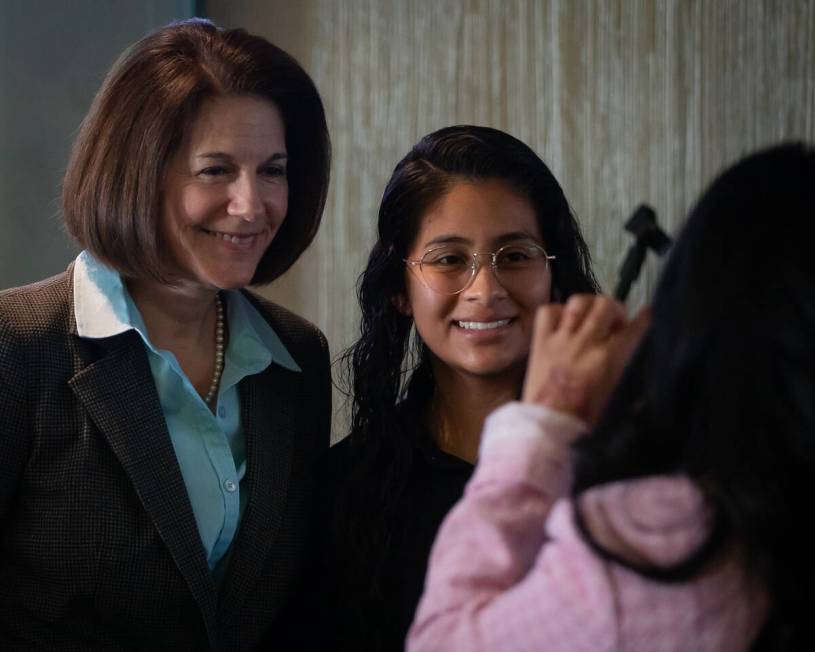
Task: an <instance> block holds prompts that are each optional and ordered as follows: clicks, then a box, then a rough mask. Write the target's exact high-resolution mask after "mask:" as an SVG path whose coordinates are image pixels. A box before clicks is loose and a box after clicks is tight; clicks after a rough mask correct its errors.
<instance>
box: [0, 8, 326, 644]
mask: <svg viewBox="0 0 815 652" xmlns="http://www.w3.org/2000/svg"><path fill="white" fill-rule="evenodd" d="M329 149H330V148H329V141H328V133H327V129H326V122H325V115H324V112H323V106H322V102H321V101H320V97H319V95H318V93H317V90H316V89H315V88H314V84H313V83H312V81H311V79H310V78H309V77H308V75H307V74H306V73H305V72H304V71H303V69H302V68H301V67H300V66H299V65H298V64H297V62H296V61H294V60H293V59H292V58H291V57H290V56H289V55H288V54H286V53H285V52H283V51H282V50H280V49H279V48H277V47H275V46H274V45H272V44H271V43H269V42H267V41H265V40H264V39H262V38H259V37H256V36H252V35H250V34H247V33H246V32H244V31H243V30H229V31H222V30H220V29H218V28H217V27H216V26H215V25H213V24H212V23H209V22H208V21H203V20H189V21H183V22H180V23H175V24H172V25H169V26H167V27H164V28H162V29H159V30H157V31H156V32H154V33H152V34H149V35H148V36H146V37H145V38H144V39H142V40H141V41H139V42H138V43H136V44H135V45H134V46H133V47H131V48H130V49H128V50H127V52H125V53H124V54H123V55H122V57H121V58H120V59H119V60H118V61H117V62H116V64H115V65H114V66H113V68H112V70H111V71H110V73H109V74H108V76H107V78H106V79H105V82H104V84H103V85H102V88H101V89H100V90H99V92H98V94H97V96H96V98H95V100H94V103H93V106H92V107H91V109H90V112H89V113H88V116H87V117H86V118H85V121H84V122H83V124H82V128H81V129H80V131H79V134H78V136H77V139H76V142H75V143H74V149H73V153H72V156H71V160H70V162H69V164H68V168H67V172H66V176H65V183H64V189H63V208H64V213H65V222H66V226H67V229H68V231H69V232H70V233H71V235H72V236H73V237H74V238H75V240H76V241H77V243H78V244H79V245H80V246H81V247H82V249H83V251H82V253H81V254H80V255H79V256H78V257H77V259H76V261H74V263H72V264H71V266H70V267H69V268H68V270H67V272H65V273H63V274H60V275H59V276H56V277H54V278H52V279H48V280H46V281H43V282H41V283H36V284H33V285H30V286H27V287H22V288H14V289H11V290H6V291H4V292H2V293H0V437H1V438H2V442H1V443H0V451H2V452H1V453H0V551H2V554H0V647H2V648H3V649H10V648H11V647H15V648H17V647H19V648H25V649H30V648H53V647H58V648H60V649H90V648H104V649H135V648H138V649H183V650H191V649H195V650H205V649H213V650H214V649H223V650H245V649H255V648H256V647H257V646H258V644H259V642H260V641H261V639H263V638H264V637H268V640H269V642H270V645H272V646H273V644H274V643H276V642H277V643H280V644H281V645H283V644H284V643H282V642H281V641H286V640H287V637H288V636H289V635H290V634H291V633H292V629H293V628H292V627H291V625H292V623H293V622H294V620H293V619H292V618H291V617H289V616H288V615H284V614H286V610H287V608H289V607H290V606H291V605H293V603H294V600H295V596H296V595H297V593H298V591H299V590H301V589H302V588H303V587H302V581H301V579H302V577H303V574H304V568H305V567H306V565H307V563H311V562H312V560H313V555H312V554H310V553H309V551H310V549H311V547H312V546H313V542H314V536H313V528H314V524H315V519H316V510H315V506H314V502H313V501H314V498H315V493H314V482H315V474H314V468H313V467H314V462H315V460H316V459H317V457H318V455H319V453H321V452H322V451H323V450H325V449H327V447H328V443H329V423H330V415H331V406H330V396H331V393H330V392H331V389H330V373H329V364H328V350H327V347H326V342H325V338H324V337H323V336H322V334H321V333H320V332H319V331H318V330H317V329H316V328H314V327H313V326H312V325H311V324H309V323H307V322H305V321H304V320H302V319H301V318H299V317H297V316H296V315H293V314H292V313H290V312H288V311H287V310H285V309H283V308H281V307H279V306H276V305H273V304H271V303H269V302H267V301H264V300H262V299H260V298H259V297H257V296H256V295H254V294H252V293H250V292H247V291H245V290H244V289H243V288H245V287H246V286H248V285H255V284H261V283H268V282H270V281H272V280H273V279H275V278H276V277H278V276H279V275H280V274H282V273H283V272H284V271H285V270H286V269H288V267H289V266H290V265H291V264H292V263H293V262H294V261H295V260H296V259H297V257H298V256H299V255H300V254H301V253H302V252H303V250H304V249H305V248H306V247H307V246H308V244H309V242H310V241H311V239H312V238H313V237H314V234H315V232H316V230H317V227H318V225H319V223H320V218H321V215H322V209H323V205H324V202H325V197H326V191H327V186H328V168H329ZM297 633H299V632H297Z"/></svg>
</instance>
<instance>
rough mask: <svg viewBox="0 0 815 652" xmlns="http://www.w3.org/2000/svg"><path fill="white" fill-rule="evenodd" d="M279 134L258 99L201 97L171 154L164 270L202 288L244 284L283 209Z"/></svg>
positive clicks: (270, 111) (268, 105)
mask: <svg viewBox="0 0 815 652" xmlns="http://www.w3.org/2000/svg"><path fill="white" fill-rule="evenodd" d="M286 161H287V157H286V132H285V127H284V125H283V119H282V117H281V115H280V111H279V110H278V108H277V107H276V106H275V105H274V104H273V103H272V102H269V101H268V100H265V99H260V98H257V97H246V96H227V97H216V98H213V99H210V100H207V101H206V102H204V103H203V104H202V105H201V107H200V109H199V111H198V114H197V115H196V117H195V119H194V120H193V122H192V123H191V125H190V127H189V129H188V133H187V134H186V135H185V138H184V141H183V143H182V145H181V147H180V148H179V150H178V151H177V152H176V153H175V155H174V156H173V157H172V158H171V160H170V163H169V166H168V170H167V173H166V177H165V182H164V189H163V190H164V196H163V214H162V217H161V228H162V236H163V239H164V241H165V242H166V243H167V246H168V248H169V250H170V253H171V256H172V265H171V269H170V271H171V272H172V273H173V275H175V276H177V277H179V280H180V282H181V283H183V284H191V285H194V286H200V287H203V288H206V289H207V290H213V289H218V288H220V289H235V288H240V287H243V286H245V285H248V284H249V283H250V282H251V280H252V277H253V276H254V275H255V269H256V268H257V266H258V263H259V262H260V259H261V258H262V257H263V254H264V253H265V251H266V249H267V248H268V246H269V244H270V243H271V242H272V239H273V238H274V236H275V234H276V233H277V231H278V229H279V228H280V225H281V224H282V223H283V220H284V218H285V217H286V211H287V209H288V199H289V188H288V182H287V180H286Z"/></svg>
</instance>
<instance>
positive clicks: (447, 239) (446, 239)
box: [425, 231, 537, 248]
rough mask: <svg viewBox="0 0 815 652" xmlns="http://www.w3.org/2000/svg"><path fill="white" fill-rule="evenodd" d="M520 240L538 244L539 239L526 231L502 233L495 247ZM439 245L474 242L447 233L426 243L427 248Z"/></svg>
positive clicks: (469, 243)
mask: <svg viewBox="0 0 815 652" xmlns="http://www.w3.org/2000/svg"><path fill="white" fill-rule="evenodd" d="M518 240H529V241H530V242H535V243H537V238H535V237H534V236H533V235H532V234H531V233H527V232H526V231H512V232H510V233H502V234H501V235H499V236H498V237H497V238H495V240H493V243H494V246H496V247H500V246H501V245H504V244H506V243H508V242H516V241H518ZM439 244H462V245H467V246H471V245H472V244H473V241H472V240H471V239H470V238H465V237H464V236H460V235H454V234H452V233H445V234H443V235H437V236H436V237H435V238H433V239H432V240H429V241H427V242H426V243H425V248H427V247H432V246H433V245H439Z"/></svg>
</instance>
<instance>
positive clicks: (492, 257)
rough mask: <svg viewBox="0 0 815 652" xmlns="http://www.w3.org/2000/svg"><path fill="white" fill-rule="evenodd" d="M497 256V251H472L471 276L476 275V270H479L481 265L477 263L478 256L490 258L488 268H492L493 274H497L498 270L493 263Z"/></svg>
mask: <svg viewBox="0 0 815 652" xmlns="http://www.w3.org/2000/svg"><path fill="white" fill-rule="evenodd" d="M497 255H498V252H497V251H474V252H473V276H475V275H476V274H478V269H479V267H481V264H479V262H478V257H479V256H489V257H490V262H489V264H490V267H492V271H493V273H495V272H497V271H498V268H497V266H496V262H495V261H496V258H495V257H496V256H497ZM482 264H483V263H482Z"/></svg>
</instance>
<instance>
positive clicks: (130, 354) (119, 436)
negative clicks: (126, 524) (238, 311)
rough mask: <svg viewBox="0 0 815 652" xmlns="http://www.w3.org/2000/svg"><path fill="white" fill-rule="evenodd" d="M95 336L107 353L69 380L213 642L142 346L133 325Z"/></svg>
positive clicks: (188, 519)
mask: <svg viewBox="0 0 815 652" xmlns="http://www.w3.org/2000/svg"><path fill="white" fill-rule="evenodd" d="M97 342H98V344H99V345H100V346H101V347H102V348H103V349H106V354H105V355H104V356H103V357H101V358H100V359H98V360H96V361H95V362H93V363H91V364H90V365H89V366H87V367H85V368H84V369H82V370H81V371H80V372H79V373H77V374H76V375H75V376H74V377H73V378H72V379H71V381H70V382H69V384H70V386H71V388H72V389H73V391H74V393H75V394H76V396H77V398H78V399H79V400H80V401H81V402H82V404H83V405H84V406H85V408H86V410H87V411H88V414H89V415H90V417H91V419H92V420H93V421H94V423H95V424H96V425H97V426H98V428H99V430H100V432H101V433H102V434H103V435H104V437H106V438H107V441H108V442H109V444H110V447H111V448H112V449H113V452H114V454H115V455H116V457H117V458H118V459H119V462H120V463H121V465H122V467H123V468H124V470H125V473H126V474H127V477H128V478H129V480H130V482H131V483H132V485H133V487H134V489H135V490H136V493H137V494H138V496H139V499H140V500H141V503H142V505H143V506H144V509H145V511H146V512H147V514H148V515H149V516H150V518H151V519H152V520H153V523H154V524H155V527H156V529H157V530H158V533H159V536H160V537H161V539H162V540H163V541H164V543H165V545H166V546H167V548H168V549H169V551H170V554H171V555H172V557H173V559H174V560H175V563H176V565H177V566H178V569H179V571H180V572H181V574H182V576H183V577H184V579H185V580H186V582H187V585H188V586H189V589H190V592H191V593H192V595H193V597H194V598H195V600H196V601H197V602H198V604H199V606H200V608H201V611H202V614H203V616H204V622H205V623H206V626H207V632H208V634H209V637H210V642H211V643H212V644H213V645H214V642H215V623H216V592H215V586H214V584H213V582H212V578H211V575H210V573H209V568H208V565H207V561H206V558H205V556H204V548H203V546H202V545H201V543H200V540H201V538H200V534H199V533H198V527H197V526H196V523H195V517H194V516H193V513H192V506H191V505H190V501H189V497H188V495H187V489H186V487H185V485H184V480H183V478H182V476H181V469H180V468H179V466H178V461H177V460H176V456H175V451H174V450H173V446H172V442H171V441H170V435H169V432H168V431H167V424H166V421H165V419H164V415H163V414H162V411H161V404H160V403H159V398H158V393H157V392H156V388H155V384H154V383H153V377H152V374H151V372H150V366H149V363H148V360H147V354H146V352H145V350H144V346H143V345H142V342H141V340H140V339H139V336H138V335H137V334H136V333H135V332H134V331H128V332H125V333H122V334H121V335H117V336H115V337H111V338H108V339H105V340H98V341H97Z"/></svg>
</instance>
